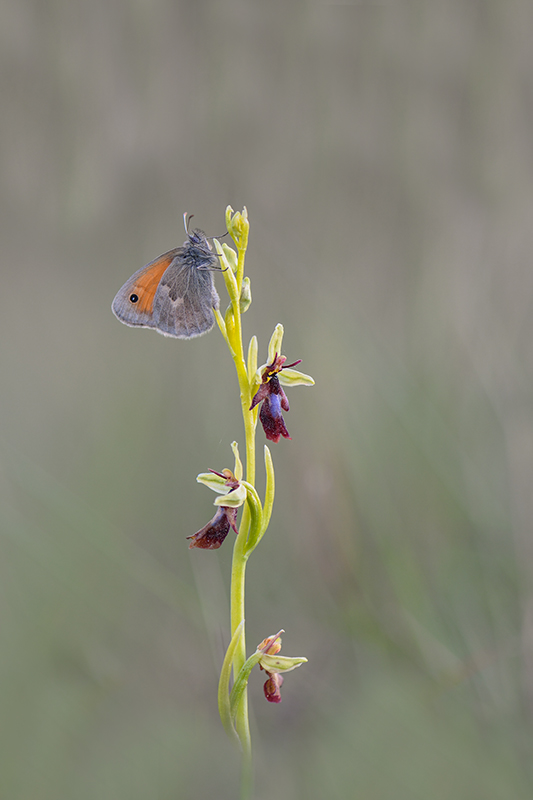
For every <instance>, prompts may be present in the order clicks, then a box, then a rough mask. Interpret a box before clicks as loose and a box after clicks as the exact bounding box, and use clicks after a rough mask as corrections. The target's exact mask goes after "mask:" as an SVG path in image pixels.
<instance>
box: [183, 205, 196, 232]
mask: <svg viewBox="0 0 533 800" xmlns="http://www.w3.org/2000/svg"><path fill="white" fill-rule="evenodd" d="M193 217H194V214H188V213H187V212H186V211H185V213H184V214H183V224H184V225H185V233H186V234H187V236H188V235H189V223H190V221H191V219H192V218H193Z"/></svg>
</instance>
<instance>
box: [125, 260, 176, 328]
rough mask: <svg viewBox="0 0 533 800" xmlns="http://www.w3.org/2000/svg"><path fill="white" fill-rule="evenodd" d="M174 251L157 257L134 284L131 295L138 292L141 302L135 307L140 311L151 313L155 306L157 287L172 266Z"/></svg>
mask: <svg viewBox="0 0 533 800" xmlns="http://www.w3.org/2000/svg"><path fill="white" fill-rule="evenodd" d="M174 255H175V254H174V253H173V252H172V253H165V254H164V255H162V256H160V257H159V258H157V259H156V260H155V261H152V263H151V264H150V265H149V266H148V267H147V268H146V272H144V273H143V274H142V275H140V277H139V278H137V280H136V281H135V285H134V286H132V288H131V291H130V295H131V294H137V295H138V296H139V302H138V303H136V305H135V308H137V309H138V310H139V311H141V312H143V313H146V314H151V313H152V309H153V306H154V297H155V293H156V291H157V287H158V286H159V284H160V283H161V278H162V277H163V273H164V272H165V270H166V269H167V267H169V266H170V264H171V262H172V260H173V259H174Z"/></svg>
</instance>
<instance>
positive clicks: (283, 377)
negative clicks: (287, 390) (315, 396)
mask: <svg viewBox="0 0 533 800" xmlns="http://www.w3.org/2000/svg"><path fill="white" fill-rule="evenodd" d="M278 378H279V382H280V383H281V384H282V385H283V386H314V385H315V381H314V379H313V378H312V377H311V376H310V375H306V374H305V372H300V371H299V370H297V369H290V368H289V369H282V370H281V372H278Z"/></svg>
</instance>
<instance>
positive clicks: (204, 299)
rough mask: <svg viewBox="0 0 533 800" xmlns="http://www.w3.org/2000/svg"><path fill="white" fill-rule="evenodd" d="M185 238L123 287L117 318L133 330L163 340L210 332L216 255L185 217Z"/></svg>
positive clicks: (215, 300) (214, 305) (115, 303)
mask: <svg viewBox="0 0 533 800" xmlns="http://www.w3.org/2000/svg"><path fill="white" fill-rule="evenodd" d="M183 218H184V222H185V231H186V233H187V240H186V241H185V242H184V243H183V246H182V247H176V248H174V250H169V251H168V253H163V255H162V256H159V258H156V259H155V261H151V262H150V263H149V264H147V265H146V266H145V267H142V268H141V269H139V270H137V272H135V273H134V274H133V275H132V276H131V278H130V279H129V280H127V281H126V283H125V284H124V286H123V287H122V288H121V289H119V291H118V292H117V294H116V295H115V299H114V300H113V305H112V306H111V308H112V311H113V314H114V315H115V316H116V317H117V319H119V320H120V321H121V322H123V323H124V324H125V325H131V327H133V328H137V327H140V328H154V330H156V331H158V333H162V334H163V336H173V337H175V338H177V339H192V338H193V337H195V336H201V335H202V334H203V333H207V332H208V331H210V330H211V328H212V327H213V325H214V324H215V315H214V313H213V309H217V308H218V307H219V304H220V300H219V297H218V294H217V290H216V289H215V283H214V280H213V271H214V270H220V265H219V263H218V257H217V256H216V255H215V253H214V252H213V249H212V247H211V245H210V244H209V242H208V240H207V237H206V235H205V233H204V232H203V231H201V230H200V229H199V228H196V229H195V230H192V231H189V222H190V220H191V218H192V215H191V217H187V215H186V214H184V215H183Z"/></svg>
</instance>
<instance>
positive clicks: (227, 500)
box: [214, 482, 247, 508]
mask: <svg viewBox="0 0 533 800" xmlns="http://www.w3.org/2000/svg"><path fill="white" fill-rule="evenodd" d="M225 488H226V489H227V486H226V487H225ZM246 494H247V493H246V487H245V485H244V482H243V483H240V484H239V486H237V488H236V489H233V490H232V491H231V492H228V494H224V495H221V496H220V497H217V498H216V500H215V503H214V504H215V505H216V506H226V507H228V508H238V507H239V506H242V504H243V503H244V501H245V500H246Z"/></svg>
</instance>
